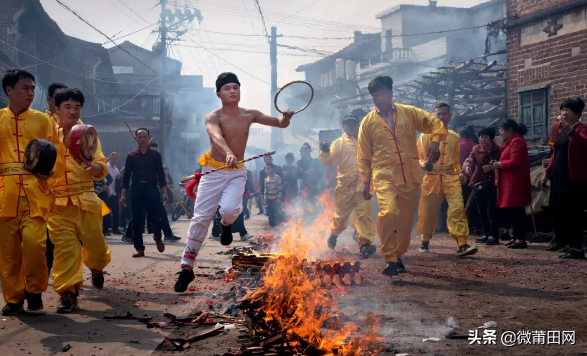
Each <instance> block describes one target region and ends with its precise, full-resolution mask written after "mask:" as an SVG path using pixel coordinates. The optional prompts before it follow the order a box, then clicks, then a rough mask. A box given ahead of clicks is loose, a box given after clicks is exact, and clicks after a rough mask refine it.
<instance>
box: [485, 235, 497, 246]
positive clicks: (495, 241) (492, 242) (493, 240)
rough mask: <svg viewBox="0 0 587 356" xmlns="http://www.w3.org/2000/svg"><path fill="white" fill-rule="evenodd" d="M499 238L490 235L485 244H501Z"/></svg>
mask: <svg viewBox="0 0 587 356" xmlns="http://www.w3.org/2000/svg"><path fill="white" fill-rule="evenodd" d="M499 244H500V242H499V239H497V238H495V237H490V238H488V239H487V241H485V245H488V246H493V245H499Z"/></svg>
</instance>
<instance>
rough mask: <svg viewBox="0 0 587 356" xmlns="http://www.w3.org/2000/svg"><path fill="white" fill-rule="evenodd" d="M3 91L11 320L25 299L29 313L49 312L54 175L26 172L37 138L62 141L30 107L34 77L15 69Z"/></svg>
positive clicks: (3, 262)
mask: <svg viewBox="0 0 587 356" xmlns="http://www.w3.org/2000/svg"><path fill="white" fill-rule="evenodd" d="M2 87H3V89H4V92H5V93H6V95H7V96H8V107H7V108H4V109H2V110H0V283H1V284H2V294H3V295H4V301H5V302H6V306H5V307H4V308H2V315H5V316H8V315H16V314H18V313H19V312H20V311H21V310H22V307H23V304H24V299H25V297H26V299H27V310H28V311H39V310H42V309H43V301H42V299H41V293H42V292H44V291H45V290H46V289H47V284H48V271H47V259H46V257H45V251H46V239H47V219H48V217H49V211H50V210H51V206H52V204H53V196H52V194H51V190H50V188H49V184H48V182H47V181H46V180H47V179H49V176H40V175H35V176H33V175H31V174H30V173H29V172H27V171H25V170H24V169H23V159H24V151H25V148H26V146H27V145H28V144H29V142H30V141H31V140H32V139H46V140H48V141H51V142H53V143H54V144H55V145H56V146H58V144H59V142H58V137H57V132H56V129H55V126H54V125H53V123H52V122H51V120H50V119H49V118H48V117H47V116H46V115H45V114H43V113H41V112H38V111H36V110H32V109H30V105H31V104H32V102H33V100H34V97H35V77H34V76H33V75H32V74H31V73H29V72H27V71H24V70H19V69H10V70H8V71H6V73H4V77H3V78H2ZM56 169H57V167H55V168H54V170H56ZM51 173H53V172H51Z"/></svg>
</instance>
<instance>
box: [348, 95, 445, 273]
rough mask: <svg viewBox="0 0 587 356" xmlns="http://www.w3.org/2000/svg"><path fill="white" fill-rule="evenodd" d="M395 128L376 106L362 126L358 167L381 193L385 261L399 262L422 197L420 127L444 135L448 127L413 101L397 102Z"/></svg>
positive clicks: (440, 137) (435, 137)
mask: <svg viewBox="0 0 587 356" xmlns="http://www.w3.org/2000/svg"><path fill="white" fill-rule="evenodd" d="M394 122H395V130H393V131H392V129H391V128H390V127H389V126H388V125H387V123H386V122H385V120H383V118H382V117H381V116H380V115H379V114H378V112H377V110H372V111H371V112H370V113H369V114H367V116H366V117H365V119H364V120H363V122H362V123H361V128H360V130H359V146H358V167H359V172H360V174H361V176H362V178H363V182H370V181H371V177H373V185H374V186H375V192H376V193H377V203H378V205H379V214H378V216H377V224H376V225H377V232H378V233H379V237H380V239H381V245H382V246H381V253H382V254H383V256H384V257H385V261H386V262H397V260H398V258H399V257H400V256H401V255H403V254H404V253H406V252H407V250H408V247H409V245H410V233H411V231H412V226H413V223H414V213H415V210H416V203H417V201H418V193H419V189H418V188H419V185H420V184H421V183H422V175H423V174H422V168H421V167H420V163H419V161H418V150H417V148H416V131H419V132H423V133H429V134H432V135H433V140H434V141H435V142H440V141H441V140H444V138H445V136H446V129H445V128H444V124H443V123H442V121H440V120H439V119H438V118H437V117H436V116H435V115H433V114H431V113H428V112H426V111H424V110H421V109H418V108H416V107H413V106H408V105H401V104H395V109H394Z"/></svg>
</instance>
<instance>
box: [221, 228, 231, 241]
mask: <svg viewBox="0 0 587 356" xmlns="http://www.w3.org/2000/svg"><path fill="white" fill-rule="evenodd" d="M231 243H232V226H231V225H228V226H226V225H222V233H221V234H220V244H222V245H223V246H228V245H230V244H231Z"/></svg>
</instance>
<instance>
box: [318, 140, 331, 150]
mask: <svg viewBox="0 0 587 356" xmlns="http://www.w3.org/2000/svg"><path fill="white" fill-rule="evenodd" d="M320 150H321V151H322V152H324V153H330V145H329V144H328V142H326V141H322V142H320Z"/></svg>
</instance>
